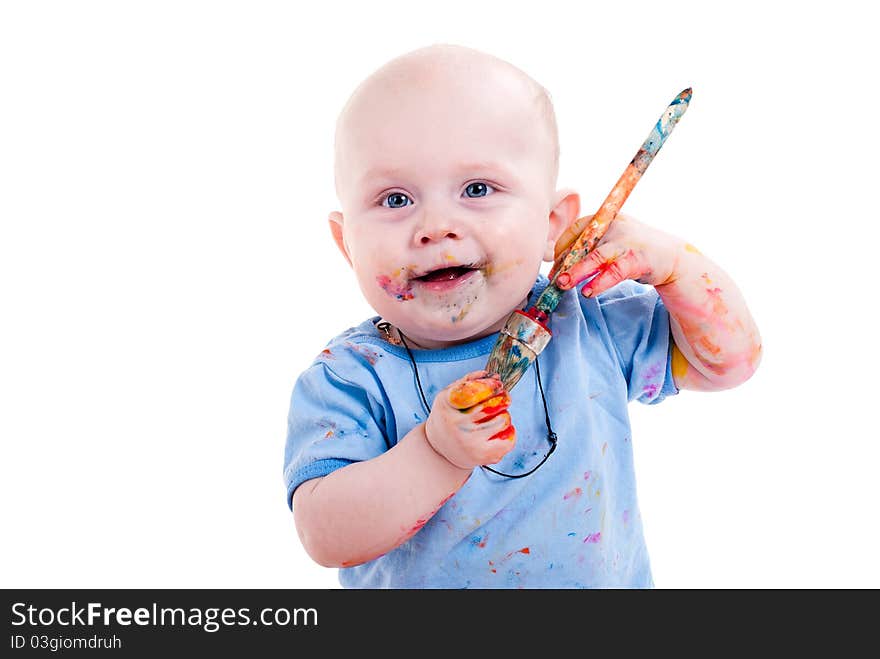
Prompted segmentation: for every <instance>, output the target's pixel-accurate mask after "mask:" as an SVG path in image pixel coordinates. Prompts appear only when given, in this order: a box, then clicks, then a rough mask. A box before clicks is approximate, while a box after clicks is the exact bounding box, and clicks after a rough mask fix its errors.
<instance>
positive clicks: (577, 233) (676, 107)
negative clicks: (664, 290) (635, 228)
mask: <svg viewBox="0 0 880 659" xmlns="http://www.w3.org/2000/svg"><path fill="white" fill-rule="evenodd" d="M691 92H692V90H691V88H690V87H688V88H687V89H685V90H684V91H683V92H681V93H680V94H679V95H678V96H676V97H675V99H674V100H673V101H672V103H670V104H669V107H667V108H666V110H665V111H664V112H663V114H662V115H661V116H660V119H658V120H657V123H656V124H655V125H654V127H653V128H652V129H651V133H650V135H648V138H647V139H646V140H645V142H644V143H643V144H642V146H641V147H640V148H639V150H638V152H637V153H636V155H635V157H633V159H632V161H631V162H630V163H629V165H628V166H627V168H626V170H624V172H623V174H622V175H621V177H620V178H619V179H618V180H617V183H616V184H615V185H614V187H613V188H612V189H611V192H610V193H609V194H608V196H607V197H606V198H605V201H604V202H602V205H601V206H600V207H599V210H598V211H596V214H595V215H593V216H592V217H582V218H580V219H579V220H577V221H576V222H575V223H574V224H572V226H571V227H569V228H568V229H567V230H566V231H565V233H563V235H562V237H561V238H560V239H559V241H557V245H568V244H570V247H568V248H567V249H564V250H563V251H562V252H561V253H560V254H558V255H557V258H556V260H555V261H554V263H553V268H552V269H551V270H550V274H549V279H550V283H549V284H548V285H547V288H545V289H544V292H543V293H542V294H541V296H540V297H539V298H538V300H537V302H535V304H534V305H533V306H531V307H529V308H528V309H527V310H525V311H520V310H516V311H514V312H513V313H512V314H511V315H510V317H509V318H508V319H507V323H506V324H505V325H504V328H503V329H502V330H501V332H500V334H499V335H498V340H497V341H496V342H495V346H494V347H493V348H492V353H491V354H490V355H489V361H488V363H487V364H486V370H487V371H489V372H490V373H497V374H498V375H500V376H501V381H502V382H503V383H504V387H505V389H506V390H507V391H510V390H511V389H513V387H514V385H516V383H517V382H519V380H520V378H521V377H522V376H523V374H524V373H525V372H526V371H527V370H528V368H529V366H531V365H532V362H534V361H535V359H536V358H537V357H538V355H539V354H541V351H542V350H543V349H544V348H545V347H546V346H547V344H548V343H549V342H550V339H551V337H552V336H553V333H552V332H551V331H550V330H549V329H548V328H547V323H548V321H549V319H550V314H552V313H553V311H554V310H555V309H556V306H557V305H558V304H559V300H560V298H561V297H562V295H563V294H564V293H565V291H563V290H562V289H560V288H559V287H558V286H556V279H557V278H558V276H559V274H560V273H562V272H565V271H566V270H568V268H570V267H571V266H573V265H574V264H575V263H578V262H579V261H581V260H583V259H584V258H585V257H586V255H587V254H589V253H590V251H591V250H592V249H593V248H594V247H595V246H596V244H597V243H598V242H599V241H600V240H601V239H602V236H604V235H605V232H606V231H607V230H608V227H609V226H610V224H611V222H612V220H614V218H615V217H616V216H617V213H618V211H620V207H621V206H623V202H624V201H626V198H627V197H629V193H630V192H632V190H633V188H634V187H635V185H636V183H638V181H639V179H640V178H641V177H642V174H644V173H645V170H646V169H647V168H648V165H650V164H651V161H652V160H653V159H654V156H655V155H657V152H658V151H659V150H660V147H661V146H663V143H664V142H665V141H666V138H667V137H669V134H670V133H671V132H672V129H673V128H675V125H676V124H677V123H678V120H679V119H681V117H682V115H683V114H684V113H685V110H687V107H688V103H689V102H690V100H691Z"/></svg>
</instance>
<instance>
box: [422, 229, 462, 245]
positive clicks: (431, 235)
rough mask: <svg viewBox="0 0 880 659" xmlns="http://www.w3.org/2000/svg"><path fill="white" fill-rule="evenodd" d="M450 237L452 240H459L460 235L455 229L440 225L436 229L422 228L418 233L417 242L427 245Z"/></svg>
mask: <svg viewBox="0 0 880 659" xmlns="http://www.w3.org/2000/svg"><path fill="white" fill-rule="evenodd" d="M444 238H449V239H450V240H458V238H459V235H458V232H457V231H456V230H455V229H451V228H443V227H438V228H436V229H428V228H425V229H420V230H419V231H418V232H417V233H416V243H418V244H419V245H427V244H428V243H431V242H437V241H439V240H443V239H444Z"/></svg>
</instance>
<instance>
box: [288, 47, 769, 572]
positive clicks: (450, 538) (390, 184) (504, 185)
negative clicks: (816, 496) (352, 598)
mask: <svg viewBox="0 0 880 659" xmlns="http://www.w3.org/2000/svg"><path fill="white" fill-rule="evenodd" d="M558 154H559V149H558V143H557V131H556V122H555V118H554V114H553V108H552V105H551V103H550V99H549V98H548V96H547V93H546V91H545V90H544V89H543V87H541V86H540V85H538V84H537V83H536V82H534V81H533V80H532V79H531V78H529V77H528V76H527V75H526V74H525V73H523V72H522V71H520V70H519V69H517V68H515V67H514V66H512V65H511V64H508V63H507V62H504V61H501V60H499V59H497V58H494V57H492V56H490V55H487V54H485V53H481V52H478V51H474V50H470V49H467V48H463V47H458V46H446V45H435V46H430V47H428V48H423V49H420V50H417V51H414V52H411V53H407V54H405V55H403V56H401V57H398V58H396V59H394V60H392V61H391V62H389V63H387V64H386V65H385V66H383V67H382V68H380V69H379V70H378V71H377V72H375V73H374V74H373V75H372V76H370V77H369V78H368V79H367V80H366V81H364V82H363V83H362V84H361V85H360V86H359V87H358V88H357V89H356V90H355V92H354V94H353V95H352V96H351V98H350V100H349V101H348V103H347V104H346V106H345V108H344V109H343V111H342V113H341V115H340V117H339V120H338V123H337V133H336V171H335V176H336V190H337V195H338V198H339V201H340V204H341V207H342V212H333V213H331V214H330V229H331V232H332V234H333V238H334V240H335V241H336V244H337V245H338V247H339V249H340V250H341V251H342V254H343V255H344V256H345V258H346V260H347V261H348V263H349V264H350V265H351V267H352V268H353V270H354V273H355V275H356V277H357V281H358V284H359V286H360V288H361V291H362V292H363V294H364V297H365V298H366V299H367V301H368V302H369V303H370V305H371V306H372V307H373V308H374V309H375V310H376V312H377V313H378V314H379V316H376V317H373V318H370V319H368V320H366V321H365V322H363V323H362V324H360V325H359V326H357V327H354V328H351V329H349V330H347V331H346V332H343V333H342V334H341V335H339V336H337V337H336V338H334V339H333V340H331V341H330V342H329V343H328V344H327V347H326V348H325V349H324V351H323V352H322V353H321V354H320V355H319V356H318V357H317V358H316V360H315V362H314V363H313V364H312V365H311V366H310V367H309V368H308V369H307V370H306V371H305V372H304V373H302V374H301V376H300V377H299V379H298V380H297V382H296V385H295V387H294V390H293V396H292V399H291V406H290V415H289V423H288V435H287V445H286V450H285V469H284V478H285V483H286V485H287V498H288V504H289V505H290V506H291V509H292V510H293V513H294V519H295V523H296V527H297V530H298V532H299V536H300V539H301V540H302V543H303V546H304V547H305V549H306V551H307V552H308V553H309V555H310V556H311V557H312V558H313V559H314V560H315V561H316V562H318V563H320V564H321V565H324V566H328V567H330V566H332V567H339V568H341V569H340V571H339V579H340V582H341V584H342V585H343V586H345V587H355V588H385V587H391V588H468V587H471V588H499V587H500V588H510V587H526V588H536V587H541V588H579V587H614V588H619V587H651V586H653V581H652V578H651V571H650V566H649V560H648V553H647V550H646V546H645V541H644V537H643V533H642V524H641V519H640V515H639V508H638V502H637V499H636V483H635V473H634V466H633V455H632V442H631V435H630V425H629V418H628V414H627V403H628V402H629V401H631V400H634V399H636V400H639V401H640V402H643V403H657V402H660V401H661V400H663V398H664V397H666V396H668V395H671V394H675V393H678V391H679V389H698V390H703V391H711V390H719V389H725V388H729V387H733V386H736V385H738V384H740V383H742V382H744V381H745V380H746V379H748V378H749V377H750V376H751V374H752V373H753V372H754V370H755V368H756V367H757V365H758V362H759V360H760V355H761V347H760V338H759V334H758V330H757V328H756V326H755V323H754V321H753V320H752V318H751V316H750V314H749V312H748V310H747V308H746V304H745V302H744V300H743V299H742V297H741V295H740V293H739V292H738V290H737V288H736V285H735V284H734V283H733V282H732V281H731V279H730V278H729V277H728V276H727V275H726V274H725V273H724V272H723V271H722V270H721V269H720V268H719V267H718V266H717V265H715V264H714V263H712V262H711V261H710V260H708V259H707V258H706V257H705V256H703V255H702V254H700V252H699V251H697V249H696V248H694V247H693V246H692V245H689V244H688V243H685V242H684V241H682V240H680V239H678V238H675V237H673V236H670V235H668V234H666V233H663V232H661V231H658V230H656V229H653V228H650V227H648V226H646V225H644V224H642V223H640V222H637V221H636V220H634V219H632V218H629V217H626V216H622V215H621V216H618V218H617V219H616V220H615V221H614V223H613V224H612V225H611V228H610V229H609V230H608V232H607V234H606V235H605V237H604V238H603V240H602V241H601V242H600V243H599V245H598V246H597V248H596V249H595V250H594V251H593V252H592V253H591V255H590V256H589V257H588V258H587V259H585V261H584V262H582V263H580V264H579V265H577V266H574V267H572V268H571V269H570V270H568V271H567V272H564V273H562V274H561V275H560V277H559V280H558V283H559V285H560V286H561V287H562V288H564V289H574V290H571V291H567V292H566V293H565V294H564V295H563V296H562V300H561V301H560V304H559V306H558V307H557V309H556V311H555V312H554V313H553V314H552V316H551V317H550V320H549V328H550V330H551V331H552V332H553V338H552V340H551V341H550V343H549V344H548V346H547V348H546V349H545V350H544V351H543V352H542V353H541V355H540V357H539V358H538V360H537V362H536V364H535V367H533V368H531V369H530V371H531V372H527V373H526V374H525V376H523V378H522V380H521V381H520V382H519V384H517V386H516V387H514V388H513V389H512V390H511V391H505V390H504V386H503V384H502V382H501V380H500V378H499V377H498V376H497V375H495V374H492V373H488V372H486V371H485V370H483V369H484V368H485V366H486V362H487V359H488V356H489V353H490V352H491V350H492V347H493V346H494V345H495V341H496V338H497V336H498V331H499V330H500V329H501V327H502V326H503V325H504V323H505V321H506V320H507V318H508V316H509V315H510V314H511V312H512V311H513V310H515V309H523V308H525V307H526V306H527V305H528V303H529V302H530V301H531V302H534V301H535V300H536V299H537V296H539V295H540V293H541V291H542V290H543V289H544V287H545V286H546V285H547V283H548V281H547V279H546V277H544V276H543V275H541V274H540V273H539V269H540V266H541V262H542V260H543V261H548V262H550V261H553V260H554V258H556V257H558V256H559V255H560V254H561V253H563V252H564V250H565V249H566V247H567V245H568V243H570V241H571V235H570V234H571V232H569V233H568V234H566V233H565V231H566V229H567V228H568V227H570V226H571V225H572V224H574V223H575V221H576V220H577V219H578V214H579V210H580V200H579V197H578V195H577V194H576V193H575V192H574V191H571V190H557V189H556V178H557V172H558ZM634 280H637V281H634ZM584 281H586V282H587V283H586V284H584V285H583V286H581V290H580V292H578V290H577V289H575V286H576V285H578V284H581V283H582V282H584ZM554 449H555V450H554Z"/></svg>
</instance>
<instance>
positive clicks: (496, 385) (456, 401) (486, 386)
mask: <svg viewBox="0 0 880 659" xmlns="http://www.w3.org/2000/svg"><path fill="white" fill-rule="evenodd" d="M490 382H491V384H490ZM490 382H487V381H486V380H467V381H466V382H462V383H461V384H459V385H458V386H456V387H453V388H452V389H451V390H450V391H449V404H450V405H452V407H454V408H455V409H457V410H467V409H469V408H471V407H473V406H474V405H476V404H477V403H482V402H483V401H484V400H486V399H487V398H490V397H492V396H493V395H494V394H496V393H498V391H499V390H500V389H501V381H500V380H492V381H490Z"/></svg>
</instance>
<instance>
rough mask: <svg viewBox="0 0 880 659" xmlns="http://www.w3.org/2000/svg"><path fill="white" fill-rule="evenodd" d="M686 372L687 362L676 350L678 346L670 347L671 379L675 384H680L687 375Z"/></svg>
mask: <svg viewBox="0 0 880 659" xmlns="http://www.w3.org/2000/svg"><path fill="white" fill-rule="evenodd" d="M687 372H688V360H687V359H686V358H685V356H684V355H683V354H681V350H679V349H678V346H677V345H675V344H673V345H672V379H673V380H675V381H676V382H681V379H682V378H683V377H684V376H685V375H687Z"/></svg>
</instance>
